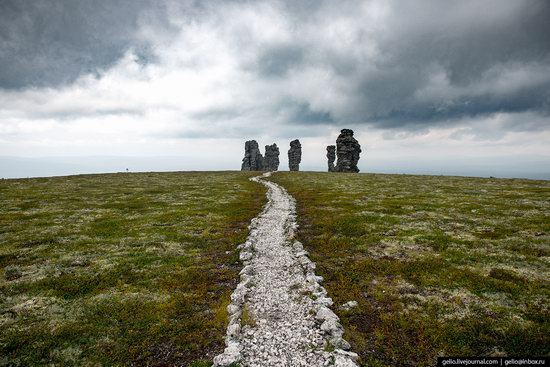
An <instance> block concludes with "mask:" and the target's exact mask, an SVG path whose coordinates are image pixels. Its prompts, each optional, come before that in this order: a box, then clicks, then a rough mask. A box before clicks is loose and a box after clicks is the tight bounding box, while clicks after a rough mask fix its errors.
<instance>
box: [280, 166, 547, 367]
mask: <svg viewBox="0 0 550 367" xmlns="http://www.w3.org/2000/svg"><path fill="white" fill-rule="evenodd" d="M273 180H274V181H276V182H278V183H280V184H282V185H283V186H284V187H285V188H287V190H288V191H289V192H290V193H291V194H292V195H293V196H294V197H295V198H296V199H297V204H298V220H299V224H300V229H299V238H300V240H301V241H302V242H303V243H304V246H305V247H306V248H307V250H308V251H309V252H310V256H311V258H312V260H313V261H315V262H316V263H317V267H318V272H319V273H320V274H319V275H322V276H323V277H324V278H325V283H324V285H325V286H326V288H327V290H328V292H329V294H330V295H331V297H332V298H333V299H334V301H335V303H336V305H341V304H343V303H345V302H347V301H349V300H356V301H358V303H359V306H358V307H357V308H355V309H353V310H352V311H350V312H338V313H339V316H340V318H341V320H342V324H343V326H344V328H345V330H346V338H348V339H349V341H350V343H351V344H352V347H353V349H354V351H356V352H358V353H359V354H360V355H361V357H362V360H363V362H364V363H366V365H369V366H371V365H372V366H385V365H388V366H392V365H399V364H405V365H418V366H431V365H434V364H435V358H436V357H437V356H438V355H468V356H474V355H480V356H481V355H489V354H492V353H504V354H507V355H530V354H531V355H550V349H549V345H550V342H549V336H548V332H547V331H548V330H549V322H550V321H549V320H550V313H549V309H548V306H547V303H548V302H547V300H548V299H549V297H550V283H549V282H548V279H550V266H549V264H548V259H547V256H548V253H549V251H550V245H549V243H550V229H549V228H548V227H549V226H550V224H549V223H550V222H549V221H548V220H547V218H548V214H547V213H548V212H550V183H549V182H547V181H531V180H506V179H483V178H462V177H442V176H410V175H380V174H358V175H341V174H329V173H308V172H300V173H293V174H288V173H283V172H280V173H277V174H276V175H274V176H273Z"/></svg>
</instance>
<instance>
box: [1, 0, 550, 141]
mask: <svg viewBox="0 0 550 367" xmlns="http://www.w3.org/2000/svg"><path fill="white" fill-rule="evenodd" d="M228 3H229V5H228ZM269 3H270V4H272V5H273V6H274V7H275V8H276V9H278V10H279V11H281V12H282V13H283V14H282V15H283V18H284V19H285V20H286V21H287V22H288V30H287V31H289V32H290V37H289V38H288V39H285V40H283V41H282V40H281V39H278V38H275V40H274V41H265V42H263V43H260V44H250V42H251V38H250V37H248V35H246V31H247V30H248V29H247V28H246V26H247V25H246V24H244V25H242V27H241V28H239V32H241V33H238V34H236V35H234V37H231V36H228V37H227V39H226V41H228V42H236V43H239V42H240V43H241V44H237V45H232V46H235V48H236V49H240V48H241V47H242V48H243V49H246V50H247V53H246V57H245V56H243V58H242V60H238V61H239V62H240V65H237V67H239V68H241V69H243V70H244V71H246V72H247V75H248V73H252V74H253V75H254V77H253V78H252V84H254V79H255V81H260V82H265V83H264V84H266V85H270V83H273V85H274V86H275V85H276V86H277V88H274V92H273V93H274V95H273V96H272V97H273V98H272V99H273V100H276V101H281V102H280V103H276V102H275V103H274V104H273V103H271V102H269V103H266V104H265V105H261V103H260V102H258V105H254V106H248V105H236V106H224V107H223V109H220V107H219V106H212V107H211V108H210V109H208V110H205V111H202V112H200V113H198V114H195V115H193V116H190V117H191V118H193V119H196V120H199V121H205V122H207V123H210V122H212V123H215V122H221V121H226V122H228V123H235V124H238V123H240V121H241V122H242V121H250V120H251V119H255V118H257V117H258V116H261V117H262V118H264V119H270V118H271V119H272V120H273V121H274V122H275V123H281V124H283V125H285V126H289V125H297V126H306V127H307V126H311V125H343V124H356V125H359V124H370V125H373V126H375V127H378V128H389V129H403V130H410V131H420V130H423V129H426V128H429V127H430V126H442V125H450V124H454V123H459V122H460V121H462V120H463V119H465V118H476V117H480V118H482V117H484V116H489V115H491V114H496V113H509V114H521V113H525V112H529V113H530V116H538V117H537V118H534V119H533V121H532V122H525V123H519V122H518V124H517V125H515V126H516V127H515V128H514V129H525V130H536V129H542V128H545V129H547V128H550V126H549V125H550V123H549V116H550V77H544V76H542V77H541V76H540V75H544V73H545V72H547V74H548V75H550V37H548V36H547V35H548V34H550V22H548V19H550V3H549V2H548V1H545V0H527V1H525V0H510V1H501V0H488V1H484V2H479V1H477V0H465V1H459V2H441V1H439V0H423V1H414V2H410V1H397V0H395V1H380V2H379V3H378V5H380V6H382V7H388V8H389V14H387V15H382V16H381V17H382V19H383V24H381V25H372V26H371V24H369V20H368V19H366V18H365V16H364V9H363V8H364V6H366V5H370V4H371V3H372V2H369V1H366V2H362V1H351V2H341V1H336V0H325V1H317V0H315V1H313V0H311V1H310V0H308V1H290V0H272V1H271V2H269ZM256 4H258V3H256V2H253V1H242V2H239V1H231V2H227V1H221V0H211V1H204V2H199V1H184V2H180V1H172V0H164V1H154V0H98V1H94V2H87V1H84V0H34V1H31V0H4V1H2V2H0V63H1V64H2V66H3V67H2V68H1V69H0V88H25V87H29V86H53V87H55V86H58V85H60V84H64V83H70V82H71V81H73V80H74V79H75V78H77V77H78V76H80V75H82V74H86V73H96V72H98V71H100V70H102V69H105V68H108V67H109V66H110V65H113V63H115V62H116V61H117V60H119V59H120V57H121V56H122V55H123V54H124V53H125V52H126V51H127V50H128V49H133V50H135V53H136V54H137V55H138V57H139V59H140V61H141V62H142V63H144V64H147V63H155V62H156V61H157V60H156V59H155V46H156V45H155V41H156V40H155V39H144V38H142V37H140V36H139V31H140V29H141V28H142V27H143V25H144V23H145V24H147V25H150V26H152V27H153V29H154V30H155V32H153V33H155V36H157V34H156V33H163V32H165V34H167V35H168V37H169V36H170V35H171V34H176V33H177V32H179V29H178V27H179V26H181V24H179V25H178V24H173V23H171V21H170V20H169V19H168V18H169V17H170V15H171V14H170V13H171V12H177V13H178V16H179V17H180V18H181V19H183V22H186V21H187V22H189V23H192V22H194V23H196V24H200V23H201V22H211V23H213V24H217V22H220V23H223V22H224V21H226V19H225V18H224V15H225V13H224V9H226V8H225V7H227V6H233V5H234V6H242V7H248V6H254V5H256ZM334 20H336V21H337V26H338V27H341V28H342V29H344V30H345V33H346V34H347V35H346V37H345V39H344V38H342V39H341V40H339V39H337V38H330V37H329V38H325V36H326V34H322V33H321V32H320V31H319V33H318V34H317V33H316V32H317V30H321V29H323V27H324V26H325V25H327V24H330V22H331V21H334ZM219 27H220V29H221V30H222V31H220V35H223V34H224V32H225V31H228V32H230V31H231V29H226V28H224V27H223V24H219ZM243 29H244V31H243ZM235 32H237V31H235ZM243 32H244V34H245V36H243V34H242V33H243ZM247 42H248V44H246V43H247ZM245 46H246V47H245ZM251 54H252V56H251ZM312 69H315V70H324V71H326V72H327V73H329V74H330V75H331V76H332V78H333V79H332V81H333V82H334V85H332V84H331V85H327V86H326V87H327V88H329V87H330V88H334V89H335V90H337V92H338V93H340V96H341V100H344V101H345V102H344V103H343V105H342V103H340V104H339V105H338V104H337V103H332V102H331V101H327V102H326V103H325V105H322V106H319V103H316V100H318V99H316V98H315V97H316V96H317V94H322V93H323V92H324V91H323V90H310V91H307V93H302V94H300V97H296V95H295V94H293V91H292V90H290V89H285V88H287V86H288V85H292V83H291V82H292V81H293V80H294V79H293V78H299V77H300V75H303V74H304V73H306V72H307V71H308V70H312ZM510 71H515V72H516V74H519V75H520V77H516V79H513V80H512V79H511V77H510V75H512V74H510ZM436 73H442V75H444V76H445V81H446V83H445V84H443V85H435V86H434V85H433V83H434V81H433V77H434V75H435V74H436ZM245 84H246V83H244V84H243V85H242V86H241V87H242V88H248V87H250V88H251V89H253V88H254V85H245ZM430 88H435V89H434V90H435V92H432V93H431V94H430V93H428V94H426V95H424V96H421V94H422V93H423V91H425V90H427V89H428V90H429V89H430ZM322 100H323V101H324V99H322ZM262 109H263V110H262ZM113 111H114V110H113ZM122 112H123V113H124V112H125V111H122ZM74 113H78V111H75V112H74ZM113 113H116V112H115V111H114V112H113ZM71 114H72V112H71ZM61 115H62V114H61ZM61 115H60V117H63V116H61ZM270 116H271V117H270ZM281 116H282V117H281ZM505 127H506V126H505ZM503 128H504V127H503ZM506 128H508V129H512V127H511V126H509V125H507V127H506ZM235 132H238V133H240V132H241V131H240V130H235Z"/></svg>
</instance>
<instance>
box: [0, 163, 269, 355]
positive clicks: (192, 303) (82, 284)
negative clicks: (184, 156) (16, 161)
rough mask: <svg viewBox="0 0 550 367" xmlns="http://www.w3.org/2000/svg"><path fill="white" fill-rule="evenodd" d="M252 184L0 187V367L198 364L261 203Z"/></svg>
mask: <svg viewBox="0 0 550 367" xmlns="http://www.w3.org/2000/svg"><path fill="white" fill-rule="evenodd" d="M253 175H256V173H251V172H218V173H139V174H126V173H124V174H106V175H83V176H71V177H55V178H37V179H20V180H19V179H18V180H2V181H0V365H6V364H7V365H24V366H31V365H44V364H54V365H97V364H101V365H122V364H124V365H183V366H185V365H191V366H207V365H209V364H210V363H209V362H208V361H209V360H211V359H212V357H213V356H214V355H216V354H218V353H220V352H221V351H223V347H224V345H223V337H224V335H225V328H226V320H227V314H226V305H227V304H228V303H229V295H230V294H231V292H232V291H233V288H234V287H235V285H236V282H237V280H238V271H239V270H240V264H239V263H238V250H237V249H236V245H237V244H238V243H241V242H244V240H245V238H246V237H247V235H248V229H247V226H248V224H249V222H250V220H251V219H252V218H253V217H254V216H256V215H257V214H258V213H259V211H260V210H261V207H262V205H263V204H264V203H265V200H266V199H265V189H264V187H263V186H262V185H258V184H257V183H254V182H250V181H248V178H249V177H251V176H253Z"/></svg>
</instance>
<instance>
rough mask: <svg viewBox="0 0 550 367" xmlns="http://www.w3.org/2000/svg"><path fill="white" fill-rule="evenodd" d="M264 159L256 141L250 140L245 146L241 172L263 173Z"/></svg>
mask: <svg viewBox="0 0 550 367" xmlns="http://www.w3.org/2000/svg"><path fill="white" fill-rule="evenodd" d="M263 169H264V158H263V157H262V153H260V149H259V148H258V143H257V142H256V140H249V141H247V142H246V143H245V144H244V158H243V164H242V166H241V171H262V170H263Z"/></svg>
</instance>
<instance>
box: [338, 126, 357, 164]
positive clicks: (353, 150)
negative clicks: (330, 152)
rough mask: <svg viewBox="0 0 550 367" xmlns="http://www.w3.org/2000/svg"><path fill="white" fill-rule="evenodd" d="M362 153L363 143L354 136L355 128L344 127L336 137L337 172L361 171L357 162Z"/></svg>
mask: <svg viewBox="0 0 550 367" xmlns="http://www.w3.org/2000/svg"><path fill="white" fill-rule="evenodd" d="M359 153H361V145H359V142H358V141H357V140H355V138H354V137H353V130H350V129H343V130H341V131H340V135H339V136H338V139H336V155H337V157H338V161H337V162H336V167H335V170H336V172H359V168H357V162H358V161H359Z"/></svg>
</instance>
